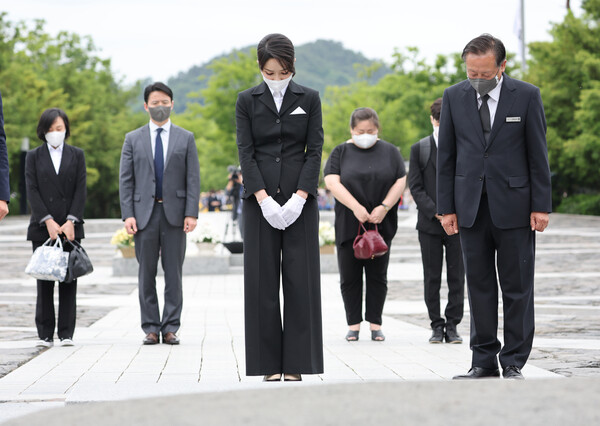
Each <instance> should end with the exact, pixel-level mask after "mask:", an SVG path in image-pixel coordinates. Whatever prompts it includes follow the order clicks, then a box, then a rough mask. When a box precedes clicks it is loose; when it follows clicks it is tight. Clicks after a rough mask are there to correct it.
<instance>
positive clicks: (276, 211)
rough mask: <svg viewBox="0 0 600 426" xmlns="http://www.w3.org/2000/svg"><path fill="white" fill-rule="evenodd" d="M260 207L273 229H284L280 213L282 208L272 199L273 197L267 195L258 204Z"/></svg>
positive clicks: (284, 224) (283, 220)
mask: <svg viewBox="0 0 600 426" xmlns="http://www.w3.org/2000/svg"><path fill="white" fill-rule="evenodd" d="M258 205H259V206H260V209H261V210H262V214H263V216H264V217H265V219H267V222H269V225H271V226H272V227H273V228H275V229H280V230H282V231H283V230H284V229H285V228H286V226H287V225H286V222H285V219H284V218H283V216H282V215H281V213H282V209H281V206H280V205H279V204H278V203H277V201H275V200H274V199H273V197H271V196H268V197H267V198H265V199H264V200H262V201H261V202H260V203H259V204H258Z"/></svg>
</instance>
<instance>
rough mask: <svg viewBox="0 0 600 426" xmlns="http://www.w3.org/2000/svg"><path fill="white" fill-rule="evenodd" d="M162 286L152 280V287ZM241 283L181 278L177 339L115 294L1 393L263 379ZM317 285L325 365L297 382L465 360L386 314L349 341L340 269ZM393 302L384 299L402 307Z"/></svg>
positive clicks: (3, 383) (217, 385)
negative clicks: (161, 337) (374, 332)
mask: <svg viewBox="0 0 600 426" xmlns="http://www.w3.org/2000/svg"><path fill="white" fill-rule="evenodd" d="M103 273H105V275H104V277H103V279H104V280H106V281H110V280H111V277H110V275H109V273H107V271H106V269H103V268H99V270H98V271H97V272H96V274H97V275H96V276H95V277H94V280H95V282H98V281H99V280H100V281H102V279H100V277H101V276H102V274H103ZM412 273H415V274H416V271H412ZM162 285H164V284H163V282H162V279H159V281H158V286H159V294H160V293H161V291H160V288H161V286H162ZM242 286H243V280H242V277H240V276H232V275H225V276H191V277H190V276H187V277H185V278H184V295H185V296H184V300H185V302H184V311H183V315H182V327H181V329H180V333H179V335H180V337H181V339H182V344H181V345H179V346H169V345H156V346H143V345H141V339H142V337H143V333H142V332H141V330H140V328H139V306H138V298H137V291H134V292H133V293H132V294H130V295H129V296H119V297H118V298H112V301H113V302H116V303H117V304H118V307H117V308H116V309H114V310H113V311H111V312H110V313H109V314H108V315H106V316H105V317H104V318H102V319H101V320H100V321H97V322H96V323H94V324H93V325H91V326H90V327H80V328H78V329H77V334H76V336H75V341H76V346H74V347H58V346H56V347H53V348H51V349H49V350H46V351H45V352H44V353H42V354H41V355H39V356H38V357H36V358H34V359H32V360H31V361H30V362H28V363H27V364H25V365H23V366H22V367H20V368H18V369H17V370H15V371H13V372H12V373H10V374H8V375H7V376H5V377H4V378H2V379H0V400H3V401H14V402H24V401H31V402H44V401H63V402H64V403H67V404H69V403H79V402H90V401H114V400H121V399H130V398H143V397H152V396H159V395H176V394H184V393H196V392H211V391H216V390H218V391H225V390H240V389H254V388H257V389H260V388H264V387H265V384H264V383H263V382H262V381H261V379H262V378H261V377H246V376H245V362H244V349H243V342H244V340H243V339H244V325H243V296H242V295H243V293H242ZM322 287H323V290H322V293H323V323H324V324H325V327H324V342H325V373H324V374H321V375H314V376H310V375H306V376H304V381H303V382H302V383H301V384H298V385H297V386H310V385H315V384H335V383H361V382H367V381H407V380H410V381H414V380H425V381H447V380H449V379H451V377H452V376H453V375H455V374H457V373H461V372H464V371H466V370H467V369H468V367H469V364H470V351H469V348H468V345H466V344H463V345H447V344H443V345H431V344H429V343H428V342H427V339H428V337H429V334H430V332H429V330H428V329H427V328H424V327H419V326H415V325H412V324H409V323H406V322H403V321H399V320H396V319H393V318H389V317H386V318H385V320H384V331H385V333H386V337H387V340H386V342H373V341H371V340H370V333H369V331H368V328H367V327H366V326H365V327H363V329H362V333H361V340H359V341H358V342H355V343H348V342H346V341H345V340H344V339H343V336H344V334H345V331H346V325H345V321H344V318H345V317H344V310H343V303H342V300H341V297H340V295H339V289H338V276H337V275H334V274H325V275H323V276H322ZM115 299H116V300H115ZM397 305H398V304H395V303H393V304H391V306H390V307H391V308H393V309H394V308H395V309H398V308H401V306H400V307H399V306H397ZM421 309H423V308H421ZM22 343H23V344H25V343H29V344H32V342H22ZM524 374H525V375H526V376H527V377H528V378H530V379H540V378H553V377H560V376H558V375H556V374H554V373H551V372H548V371H545V370H542V369H539V368H536V367H534V366H532V365H527V367H526V368H525V369H524ZM268 385H269V386H275V387H285V386H289V384H287V383H281V384H268Z"/></svg>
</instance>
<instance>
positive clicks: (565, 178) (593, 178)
mask: <svg viewBox="0 0 600 426" xmlns="http://www.w3.org/2000/svg"><path fill="white" fill-rule="evenodd" d="M582 8H583V10H584V15H583V17H581V18H576V17H575V16H574V15H573V13H572V12H571V11H568V12H567V15H566V16H565V19H564V21H563V22H561V23H559V24H556V25H554V27H553V28H552V30H551V35H552V37H553V40H552V41H550V42H537V43H531V44H530V52H531V56H532V60H531V64H530V66H529V73H528V76H527V78H528V80H529V81H531V82H532V83H534V84H536V85H537V86H539V87H540V90H541V93H542V99H543V101H544V108H545V111H546V118H547V120H548V135H547V140H548V155H549V159H550V167H551V169H552V172H553V177H554V180H553V201H554V204H555V206H559V205H560V204H561V203H564V206H562V207H560V206H559V211H561V209H563V210H565V211H573V209H572V208H571V207H570V206H569V204H570V203H571V200H570V197H572V196H574V195H577V194H582V195H583V194H588V195H589V197H591V198H592V199H594V200H596V201H595V202H594V203H591V204H590V203H588V204H587V207H586V209H585V211H581V210H580V212H582V213H593V214H600V202H599V201H600V197H599V195H600V174H598V164H600V136H599V135H600V28H599V24H600V0H586V1H584V2H583V3H582ZM583 197H584V198H585V195H583ZM573 203H575V204H577V205H579V206H581V205H586V203H585V202H582V197H575V198H574V199H573Z"/></svg>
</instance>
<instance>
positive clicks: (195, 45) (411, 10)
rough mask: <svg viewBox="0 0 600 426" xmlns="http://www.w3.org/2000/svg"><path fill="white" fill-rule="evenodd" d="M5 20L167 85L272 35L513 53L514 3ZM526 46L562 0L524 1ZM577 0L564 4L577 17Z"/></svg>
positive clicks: (244, 7)
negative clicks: (490, 42) (490, 40)
mask: <svg viewBox="0 0 600 426" xmlns="http://www.w3.org/2000/svg"><path fill="white" fill-rule="evenodd" d="M2 3H3V5H2V6H0V10H1V11H6V12H8V16H7V19H8V20H11V21H17V20H26V21H28V22H32V21H33V20H34V19H44V20H46V22H47V24H46V27H45V28H46V31H48V32H50V33H51V34H56V33H57V32H58V31H61V30H66V31H70V32H75V33H78V34H80V35H90V36H91V37H92V38H93V40H94V43H95V44H96V46H97V47H98V48H99V50H100V51H99V56H101V57H102V58H111V60H112V67H113V70H114V71H116V73H117V75H118V76H119V77H120V78H123V79H124V81H126V82H132V81H135V80H136V79H139V78H145V77H151V78H153V79H155V80H166V79H168V78H169V77H172V76H174V75H176V74H177V73H178V72H180V71H185V70H187V69H188V68H190V67H191V66H192V65H199V64H202V63H204V62H206V61H208V60H210V59H211V58H212V57H214V56H216V55H219V54H222V53H225V52H228V51H230V50H231V49H233V48H241V47H245V46H247V45H250V44H253V45H255V44H256V43H258V41H259V40H260V39H261V38H262V37H263V36H264V35H266V34H268V33H272V32H280V33H283V34H285V35H287V36H288V37H289V38H290V39H291V40H292V41H293V42H294V44H296V45H299V44H303V43H306V42H310V41H314V40H317V39H329V40H336V41H340V42H342V43H343V45H344V46H345V47H346V48H349V49H352V50H356V51H360V52H362V53H363V54H364V55H365V56H367V57H368V58H372V59H375V58H379V59H383V60H385V61H387V62H391V60H392V59H391V57H392V54H393V52H394V48H403V47H407V46H416V47H418V48H419V49H420V51H421V52H422V54H423V55H424V56H426V57H427V58H429V59H430V61H431V59H433V58H434V57H435V55H436V54H438V53H443V54H448V53H453V52H458V51H461V50H462V48H463V47H464V45H465V44H466V43H467V42H468V41H469V40H470V39H472V38H473V37H476V36H477V35H479V34H481V33H484V32H488V33H491V34H493V35H494V36H496V37H499V38H500V39H501V40H502V41H503V42H504V43H505V45H506V48H507V50H509V51H511V52H515V53H516V52H517V51H518V39H517V37H516V35H515V34H514V31H513V29H514V21H515V15H516V11H517V5H518V3H519V0H493V1H492V0H452V1H451V0H422V1H417V0H414V1H407V0H371V1H365V0H359V1H357V0H319V1H312V0H296V1H294V0H283V1H273V0H271V1H265V0H204V1H202V0H195V1H192V0H102V1H100V0H52V1H49V0H12V1H11V0H2ZM525 5H526V6H525V24H526V26H525V31H526V34H525V38H526V40H527V42H531V41H538V40H550V36H549V35H548V30H549V29H550V28H551V24H552V23H556V22H560V21H562V19H563V18H564V16H565V13H566V8H565V5H566V0H525ZM580 6H581V0H571V8H572V10H573V11H574V13H575V14H576V16H580V15H581V8H580Z"/></svg>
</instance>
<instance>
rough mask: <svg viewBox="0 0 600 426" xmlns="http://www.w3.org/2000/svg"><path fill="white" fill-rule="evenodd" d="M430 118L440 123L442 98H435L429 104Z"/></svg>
mask: <svg viewBox="0 0 600 426" xmlns="http://www.w3.org/2000/svg"><path fill="white" fill-rule="evenodd" d="M430 109H431V116H432V117H433V119H434V120H435V121H440V113H441V112H442V98H437V99H436V100H435V101H433V103H432V104H431V108H430Z"/></svg>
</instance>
